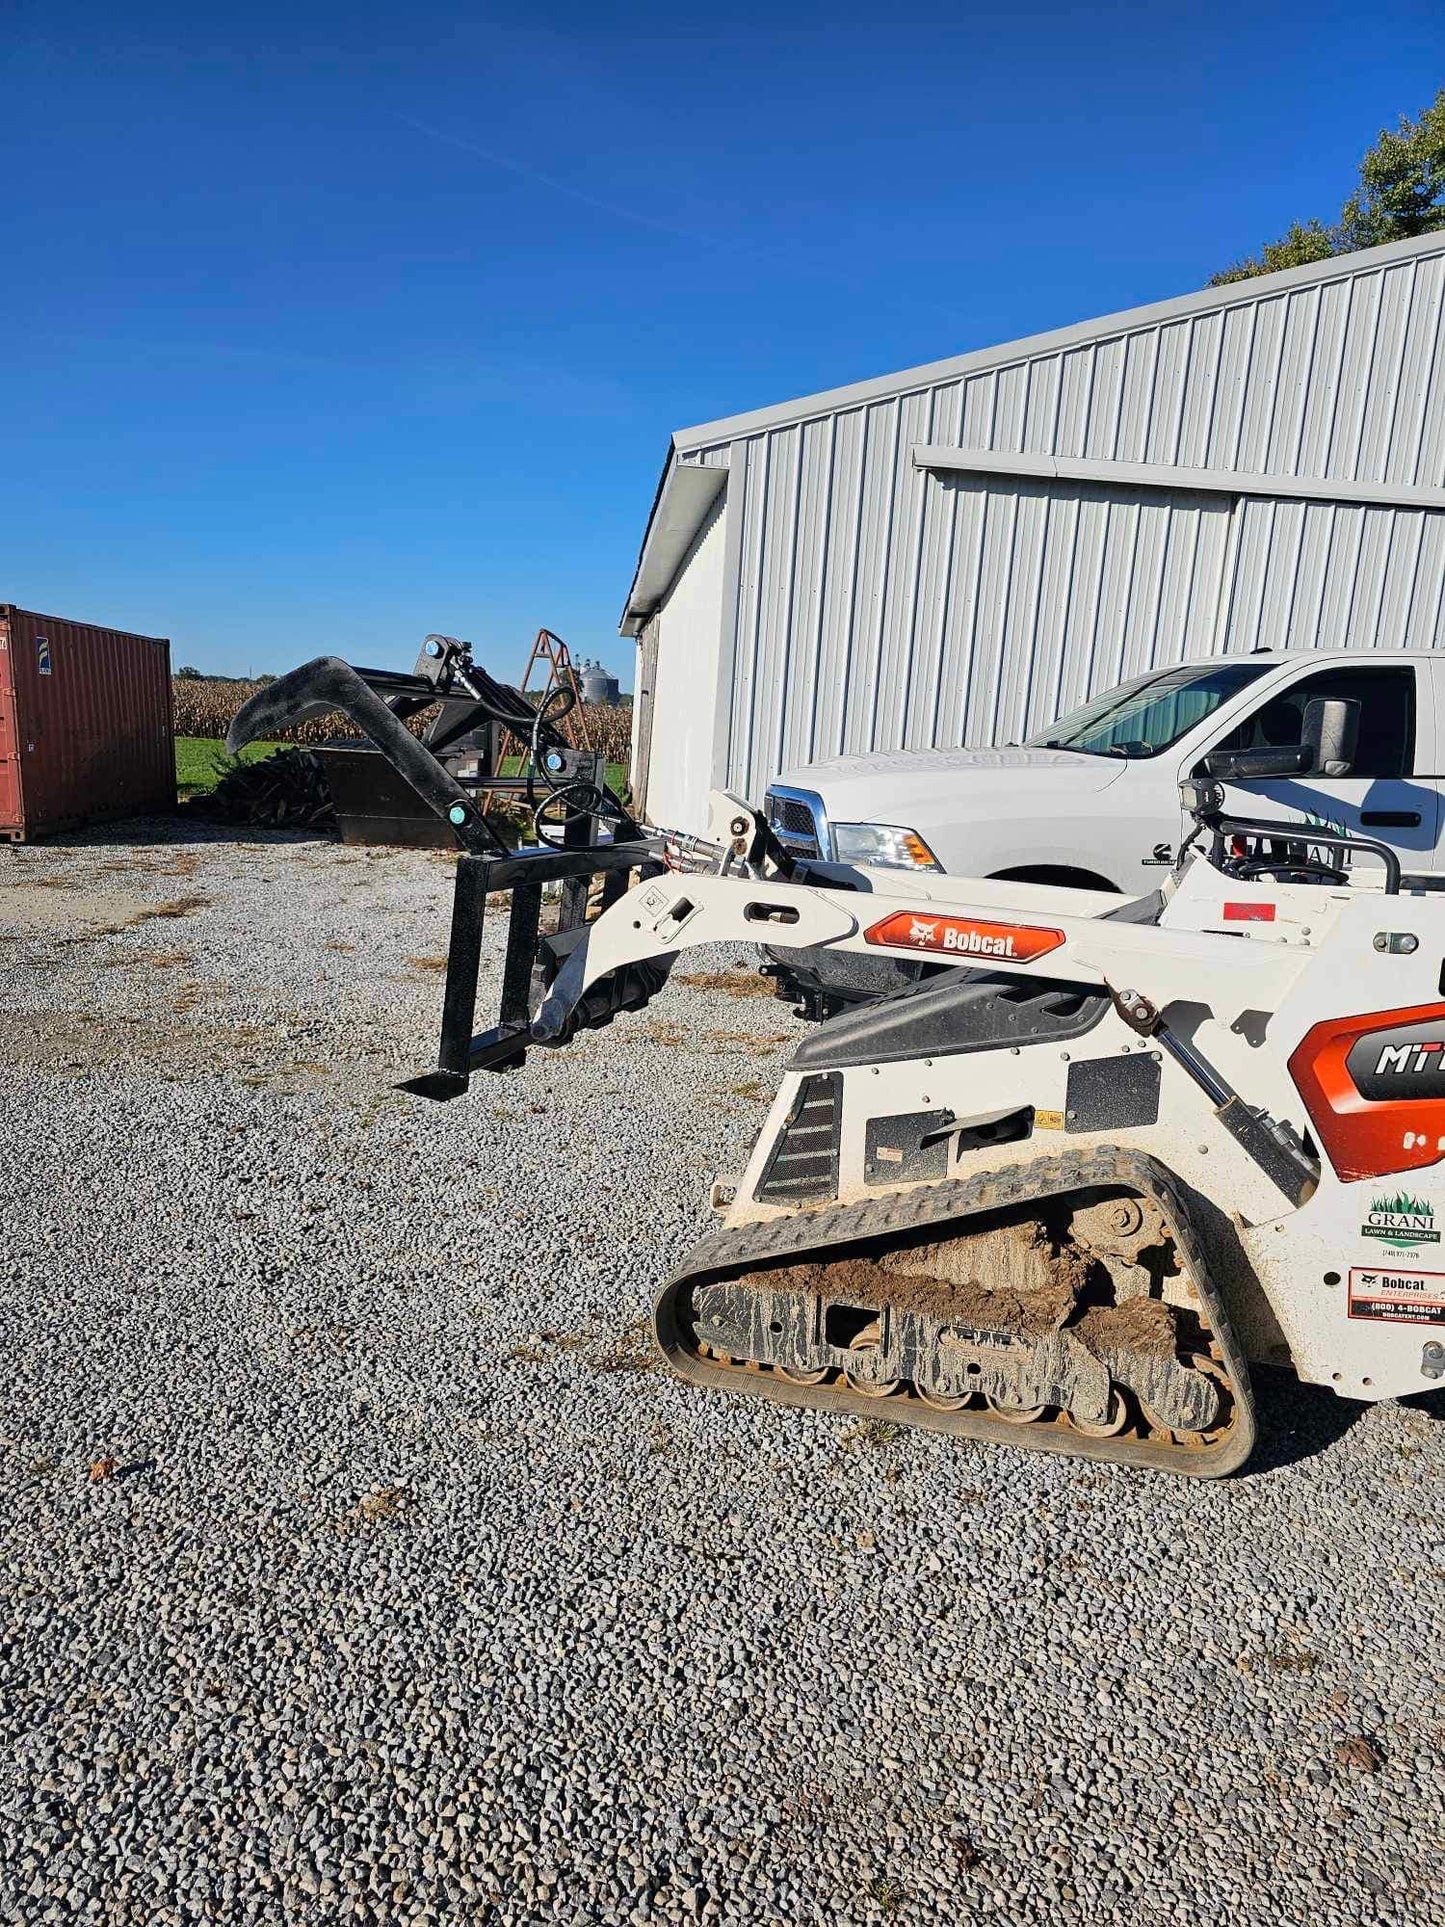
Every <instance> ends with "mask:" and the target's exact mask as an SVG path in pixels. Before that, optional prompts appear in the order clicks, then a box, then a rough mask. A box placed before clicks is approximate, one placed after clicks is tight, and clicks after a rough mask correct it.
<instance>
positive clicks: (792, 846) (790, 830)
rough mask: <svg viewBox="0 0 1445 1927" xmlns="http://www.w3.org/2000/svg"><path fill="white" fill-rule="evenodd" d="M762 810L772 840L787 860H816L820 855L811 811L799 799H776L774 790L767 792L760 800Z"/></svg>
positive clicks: (794, 797) (816, 826)
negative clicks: (764, 812)
mask: <svg viewBox="0 0 1445 1927" xmlns="http://www.w3.org/2000/svg"><path fill="white" fill-rule="evenodd" d="M763 807H764V808H765V809H766V811H767V813H768V822H769V824H770V825H771V826H772V831H773V834H774V836H776V837H777V839H778V841H779V842H780V843H781V844H782V845H783V847H784V848H785V849H786V850H787V852H788V854H789V856H803V857H813V858H815V859H816V858H817V857H818V856H820V855H821V854H822V853H821V851H820V850H819V848H818V825H817V822H816V821H815V819H814V816H813V811H812V808H811V806H810V805H809V804H807V803H805V802H804V801H803V800H802V798H801V797H797V796H779V795H778V793H777V792H776V790H769V791H768V793H767V796H766V797H765V798H764V799H763Z"/></svg>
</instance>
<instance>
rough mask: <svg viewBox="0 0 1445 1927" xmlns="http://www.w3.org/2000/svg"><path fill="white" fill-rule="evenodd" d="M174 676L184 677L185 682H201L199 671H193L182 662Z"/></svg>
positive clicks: (186, 663)
mask: <svg viewBox="0 0 1445 1927" xmlns="http://www.w3.org/2000/svg"><path fill="white" fill-rule="evenodd" d="M176 674H177V675H178V676H184V677H185V679H186V681H187V682H199V681H200V680H201V672H200V670H199V669H193V668H192V667H191V665H190V663H188V662H183V663H182V664H181V666H180V668H179V669H178V670H177V671H176Z"/></svg>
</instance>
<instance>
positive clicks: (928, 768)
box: [774, 749, 1124, 829]
mask: <svg viewBox="0 0 1445 1927" xmlns="http://www.w3.org/2000/svg"><path fill="white" fill-rule="evenodd" d="M1123 770H1124V758H1123V757H1121V756H1085V755H1083V754H1081V753H1080V752H1079V751H1078V750H1071V749H906V750H892V751H887V752H883V753H880V754H877V755H871V756H833V757H830V758H829V759H828V761H827V762H823V763H802V764H799V765H798V766H797V767H796V768H793V769H789V770H784V771H783V772H782V773H781V774H780V775H779V776H777V777H775V778H774V781H775V782H777V783H784V784H787V785H789V786H791V787H792V788H795V789H804V790H814V791H816V792H817V794H818V795H819V796H821V797H822V799H823V803H824V807H825V808H826V809H827V812H828V814H829V816H831V817H836V818H837V819H838V820H839V821H840V822H844V823H901V824H903V825H905V826H906V827H907V828H910V829H917V828H919V827H920V825H919V824H917V823H915V822H914V821H913V819H912V817H910V815H909V814H908V812H909V811H910V810H911V809H915V808H916V809H919V810H922V811H924V812H926V813H927V814H928V815H929V816H930V817H931V818H933V819H934V820H936V817H937V813H938V812H940V811H946V812H947V814H948V816H949V817H950V818H951V819H954V820H956V819H957V818H958V817H959V816H960V815H964V816H966V815H969V814H970V813H971V812H972V810H973V809H975V808H977V809H978V810H980V811H984V812H987V813H989V814H993V813H994V811H995V808H996V806H997V805H998V804H999V803H1001V802H1003V801H1004V800H1005V799H1006V798H1008V797H1010V796H1012V797H1014V798H1018V796H1019V795H1020V793H1021V792H1023V791H1028V792H1030V793H1032V794H1034V795H1037V794H1038V793H1039V792H1040V791H1043V792H1044V793H1045V794H1047V795H1049V796H1057V798H1058V802H1059V805H1060V807H1061V808H1062V807H1064V806H1065V799H1066V798H1068V797H1070V796H1086V795H1091V794H1093V793H1094V792H1095V791H1098V790H1104V789H1107V788H1108V787H1109V785H1110V784H1111V783H1116V782H1118V780H1119V777H1120V776H1121V775H1122V774H1123Z"/></svg>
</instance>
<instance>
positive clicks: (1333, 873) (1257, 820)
mask: <svg viewBox="0 0 1445 1927" xmlns="http://www.w3.org/2000/svg"><path fill="white" fill-rule="evenodd" d="M1179 797H1180V801H1181V802H1182V803H1183V805H1184V807H1185V809H1186V810H1188V812H1189V814H1190V815H1191V816H1192V817H1193V818H1194V828H1193V829H1192V830H1191V831H1190V833H1189V835H1188V836H1187V837H1186V838H1185V840H1184V842H1183V844H1182V845H1181V847H1180V851H1179V857H1180V859H1181V860H1182V859H1183V857H1184V854H1185V852H1186V851H1187V850H1188V849H1189V848H1190V846H1191V844H1193V843H1195V842H1196V841H1197V840H1198V839H1199V838H1200V837H1201V836H1207V837H1208V838H1209V846H1210V847H1209V860H1210V862H1211V863H1212V864H1213V865H1214V866H1215V868H1216V869H1218V870H1221V871H1222V872H1223V873H1224V875H1225V876H1231V877H1238V878H1239V880H1240V881H1241V882H1242V883H1251V882H1257V881H1259V880H1260V879H1262V878H1265V877H1268V878H1270V879H1271V880H1273V881H1274V882H1277V883H1345V882H1348V880H1349V879H1348V874H1347V872H1346V869H1345V865H1344V863H1343V862H1342V861H1341V859H1342V857H1343V855H1344V853H1345V851H1346V850H1362V851H1364V852H1365V854H1366V855H1367V856H1373V857H1376V858H1378V860H1379V862H1380V863H1381V864H1382V865H1383V866H1384V871H1385V886H1384V887H1385V895H1386V896H1389V897H1393V896H1398V895H1399V894H1400V859H1399V857H1398V856H1397V855H1396V853H1395V851H1394V850H1392V849H1391V848H1390V846H1389V844H1388V843H1378V842H1376V841H1375V839H1374V838H1373V837H1369V836H1351V835H1350V834H1349V833H1348V832H1347V831H1344V830H1333V829H1326V828H1324V827H1323V826H1322V825H1321V824H1318V823H1293V822H1288V821H1285V822H1281V821H1279V820H1278V819H1276V818H1270V817H1261V816H1228V815H1226V814H1225V810H1224V786H1223V784H1222V783H1219V782H1217V781H1211V780H1209V779H1208V778H1206V777H1190V778H1188V779H1187V780H1186V781H1184V782H1182V783H1181V784H1180V785H1179Z"/></svg>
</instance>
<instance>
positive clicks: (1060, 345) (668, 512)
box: [620, 233, 1445, 635]
mask: <svg viewBox="0 0 1445 1927" xmlns="http://www.w3.org/2000/svg"><path fill="white" fill-rule="evenodd" d="M1442 251H1445V235H1442V234H1439V233H1436V234H1427V235H1421V236H1418V237H1416V238H1414V239H1412V240H1408V241H1394V242H1391V243H1389V244H1388V245H1387V246H1385V247H1380V248H1370V249H1365V250H1362V251H1361V252H1359V253H1355V254H1348V255H1335V256H1332V257H1330V258H1329V259H1328V260H1324V261H1315V262H1310V263H1308V264H1307V265H1306V266H1304V267H1300V268H1286V269H1283V270H1281V271H1280V272H1279V273H1276V274H1268V275H1257V276H1254V277H1252V278H1251V279H1250V280H1247V281H1242V282H1232V283H1230V284H1228V285H1226V286H1224V287H1220V288H1204V289H1201V290H1200V291H1199V292H1197V293H1195V294H1186V295H1179V296H1176V297H1174V298H1173V299H1172V300H1168V301H1160V302H1154V303H1151V304H1149V305H1147V306H1144V307H1138V308H1128V309H1124V310H1121V311H1119V312H1117V313H1114V314H1108V315H1103V316H1100V317H1098V318H1096V319H1094V320H1090V321H1081V322H1076V323H1074V324H1073V325H1072V326H1070V327H1067V328H1057V329H1053V330H1051V331H1048V332H1045V333H1043V334H1037V335H1027V336H1023V337H1020V338H1019V339H1017V340H1014V341H1008V342H1003V343H1000V344H998V345H997V346H994V347H990V348H980V349H975V350H973V351H971V352H970V353H968V354H963V355H955V356H952V357H949V358H948V359H945V360H942V361H935V362H926V363H923V364H921V365H920V366H918V367H914V368H905V369H902V370H900V371H899V372H898V373H896V374H891V375H880V376H876V377H874V378H873V379H871V380H867V381H859V382H852V383H849V384H848V385H846V386H844V387H840V388H829V389H824V390H821V391H820V392H819V393H817V394H812V395H803V396H799V397H797V398H795V399H793V400H791V401H784V402H779V403H776V404H774V405H773V406H771V407H768V408H759V409H752V410H749V411H747V412H745V413H742V414H737V415H728V416H724V417H722V418H721V419H720V420H717V421H712V422H703V423H700V424H698V425H697V426H695V427H691V428H683V429H679V430H678V431H677V432H676V433H675V434H674V435H673V437H672V439H671V443H670V446H669V449H668V455H667V459H666V461H665V463H664V465H663V470H662V475H661V478H660V480H659V484H658V490H657V495H656V497H655V499H654V502H653V508H652V514H651V516H650V518H649V520H648V525H647V529H646V531H645V533H644V536H643V542H642V548H641V552H640V554H639V556H638V562H637V569H636V573H635V575H634V578H633V583H632V587H631V590H630V591H629V594H628V598H627V603H626V606H625V608H624V610H623V614H622V621H621V625H620V626H621V632H622V634H624V635H636V634H637V633H638V632H639V630H640V629H641V627H642V624H643V623H644V622H645V621H646V619H647V617H648V616H649V615H650V614H651V613H652V611H653V610H654V609H655V608H656V607H657V605H658V603H659V602H660V601H661V599H662V597H663V596H664V595H665V593H666V591H667V589H668V587H669V586H670V584H671V582H672V579H673V577H674V575H675V574H676V571H677V568H678V566H679V564H680V562H681V561H682V559H683V557H684V556H685V555H686V553H687V550H688V548H689V546H690V545H691V542H692V540H693V538H694V537H695V535H696V533H697V531H698V529H699V528H700V527H701V525H702V522H703V519H704V517H705V515H706V514H707V511H708V509H709V508H710V507H711V505H712V502H713V501H714V499H715V497H716V495H717V493H718V490H719V489H720V488H721V487H722V485H723V481H724V480H725V478H726V471H727V467H728V460H729V455H728V447H727V445H728V444H730V443H734V442H737V441H741V440H746V439H747V438H749V437H753V436H758V435H764V434H767V433H768V432H769V431H770V430H772V429H777V428H787V427H791V426H796V425H798V424H803V423H807V422H810V421H816V420H818V419H820V418H826V417H827V416H830V415H833V414H836V413H839V412H840V411H846V410H850V409H856V408H861V407H864V406H866V405H867V404H870V403H874V402H879V401H888V400H891V399H895V398H898V397H901V396H907V395H910V394H915V393H917V392H919V391H921V390H925V389H928V388H931V387H936V386H937V385H939V384H943V383H949V382H954V381H958V380H960V379H961V378H965V377H968V376H972V375H977V374H980V373H985V372H987V371H989V370H992V369H998V368H1002V367H1007V366H1009V365H1011V364H1015V363H1019V362H1023V361H1029V360H1033V359H1036V358H1038V357H1040V356H1049V355H1058V354H1063V353H1065V352H1066V351H1067V350H1069V349H1071V348H1078V347H1079V346H1081V345H1083V344H1088V343H1097V342H1101V341H1103V342H1106V341H1109V340H1110V339H1111V338H1114V337H1119V336H1124V335H1128V334H1133V333H1136V332H1138V331H1139V330H1141V329H1148V328H1157V327H1160V326H1162V325H1163V324H1166V323H1169V322H1176V321H1181V320H1187V319H1189V318H1190V317H1193V316H1197V315H1201V314H1216V313H1220V314H1227V313H1229V312H1230V311H1232V310H1237V309H1242V308H1246V307H1256V306H1258V304H1259V303H1260V302H1262V301H1266V300H1268V299H1269V298H1270V297H1272V296H1275V295H1280V294H1289V293H1291V292H1293V291H1295V290H1299V289H1305V288H1315V287H1324V286H1328V285H1330V284H1332V283H1337V282H1343V281H1347V280H1350V279H1352V278H1355V277H1358V276H1359V275H1361V274H1363V273H1367V272H1369V271H1370V270H1373V269H1376V268H1383V267H1388V266H1389V265H1391V263H1393V262H1396V261H1402V260H1408V259H1409V258H1411V257H1413V256H1416V255H1420V254H1430V253H1434V254H1439V253H1441V252H1442ZM922 452H923V453H924V454H927V455H932V456H936V457H940V458H941V457H942V456H943V455H944V450H943V449H942V448H929V449H927V450H924V451H922ZM987 460H988V456H987V454H985V455H984V456H983V457H982V459H981V460H980V461H979V462H978V463H977V464H976V465H977V466H979V467H983V466H984V465H985V464H986V462H987ZM699 469H702V470H706V471H708V472H707V473H706V475H705V476H704V475H702V474H699V473H698V471H699ZM1240 472H1246V471H1245V466H1244V465H1243V464H1241V470H1240ZM694 475H696V476H697V479H696V480H693V479H692V478H693V476H694ZM1134 479H1135V480H1136V481H1137V480H1138V479H1139V478H1138V477H1136V478H1134ZM1189 479H1190V482H1191V485H1192V486H1194V487H1196V488H1197V487H1200V486H1204V487H1208V486H1210V485H1211V484H1213V485H1214V486H1216V487H1221V488H1222V487H1224V485H1225V482H1226V480H1227V477H1226V475H1225V474H1224V473H1223V472H1221V473H1220V474H1218V475H1217V476H1215V475H1213V474H1211V475H1208V476H1206V475H1205V474H1204V473H1203V472H1202V471H1201V472H1198V473H1196V474H1195V475H1193V476H1191V477H1190V478H1189ZM1262 479H1267V480H1269V481H1270V482H1271V484H1274V485H1275V486H1274V487H1272V488H1271V489H1270V490H1260V491H1258V492H1260V493H1275V492H1278V493H1283V492H1285V491H1284V490H1283V489H1281V488H1279V487H1278V484H1279V483H1280V482H1283V481H1287V480H1288V479H1289V478H1287V477H1274V476H1270V477H1268V478H1262ZM1289 492H1290V493H1292V494H1293V493H1298V494H1301V495H1302V494H1305V493H1307V492H1308V491H1307V490H1306V489H1303V488H1302V489H1300V490H1297V491H1289ZM1320 492H1321V493H1323V492H1324V491H1323V490H1322V491H1320ZM1328 492H1329V494H1330V496H1331V498H1333V497H1334V496H1336V495H1339V494H1341V493H1347V491H1345V490H1343V489H1341V488H1340V487H1339V486H1338V485H1337V486H1335V487H1333V488H1331V489H1329V491H1328ZM1406 493H1407V491H1406V490H1404V489H1396V490H1391V491H1389V492H1388V493H1387V492H1386V491H1385V490H1383V489H1382V490H1381V491H1380V496H1379V498H1376V499H1387V500H1397V501H1398V500H1402V499H1403V497H1404V496H1405V494H1406ZM1366 494H1367V491H1366V490H1365V489H1357V490H1356V492H1355V496H1354V499H1356V500H1360V499H1364V498H1365V497H1366ZM1419 494H1420V495H1421V496H1422V497H1425V496H1436V495H1438V491H1436V490H1424V489H1422V490H1420V491H1419ZM1434 505H1435V504H1434V503H1433V502H1429V503H1427V502H1426V501H1425V500H1421V501H1420V503H1419V506H1421V507H1424V506H1434Z"/></svg>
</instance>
